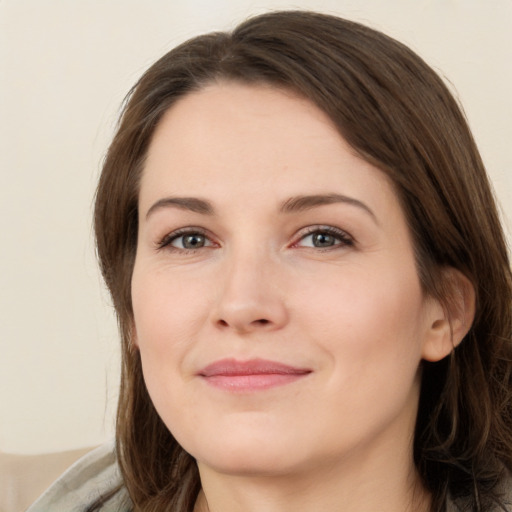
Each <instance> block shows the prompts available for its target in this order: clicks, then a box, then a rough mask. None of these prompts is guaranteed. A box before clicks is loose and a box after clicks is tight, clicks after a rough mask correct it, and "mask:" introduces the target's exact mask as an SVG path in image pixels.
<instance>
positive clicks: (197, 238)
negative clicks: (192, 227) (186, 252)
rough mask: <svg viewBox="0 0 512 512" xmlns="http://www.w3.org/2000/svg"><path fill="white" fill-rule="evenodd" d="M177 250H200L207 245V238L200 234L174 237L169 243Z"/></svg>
mask: <svg viewBox="0 0 512 512" xmlns="http://www.w3.org/2000/svg"><path fill="white" fill-rule="evenodd" d="M170 245H172V246H173V247H176V248H178V249H201V247H205V246H207V245H208V242H207V238H206V237H205V236H204V235H201V234H200V233H190V234H188V235H181V236H178V237H176V238H175V239H174V240H173V241H172V242H171V243H170Z"/></svg>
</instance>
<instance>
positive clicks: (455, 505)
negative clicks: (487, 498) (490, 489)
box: [446, 473, 512, 512]
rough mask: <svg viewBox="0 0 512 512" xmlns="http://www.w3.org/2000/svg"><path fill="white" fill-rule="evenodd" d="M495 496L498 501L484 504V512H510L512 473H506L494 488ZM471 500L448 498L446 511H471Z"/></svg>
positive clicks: (511, 503) (472, 508)
mask: <svg viewBox="0 0 512 512" xmlns="http://www.w3.org/2000/svg"><path fill="white" fill-rule="evenodd" d="M496 497H497V498H498V499H499V503H495V504H494V505H488V506H485V507H484V508H483V509H482V510H483V511H484V512H512V475H511V474H510V473H507V476H506V477H505V478H503V479H502V480H501V481H500V483H499V484H498V487H497V488H496ZM472 503H473V502H472V500H469V499H465V498H458V499H452V498H450V497H449V498H448V500H447V504H446V512H472V511H473V510H474V507H473V505H472Z"/></svg>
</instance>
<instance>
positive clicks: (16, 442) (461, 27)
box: [0, 0, 512, 453]
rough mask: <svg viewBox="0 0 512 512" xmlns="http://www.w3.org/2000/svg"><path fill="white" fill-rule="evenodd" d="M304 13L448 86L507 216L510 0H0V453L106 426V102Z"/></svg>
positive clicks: (511, 165) (113, 360) (109, 418)
mask: <svg viewBox="0 0 512 512" xmlns="http://www.w3.org/2000/svg"><path fill="white" fill-rule="evenodd" d="M298 7H303V8H309V9H315V10H321V11H325V12H330V13H334V14H339V15H342V16H345V17H347V18H350V19H354V20H357V21H361V22H364V23H367V24H369V25H371V26H373V27H375V28H377V29H380V30H382V31H384V32H386V33H388V34H390V35H392V36H394V37H396V38H397V39H399V40H401V41H403V42H405V43H406V44H408V45H409V46H411V47H412V48H413V49H414V50H415V51H417V52H418V53H419V54H420V55H422V56H423V57H424V58H425V60H426V61H427V62H428V63H429V64H431V65H432V66H433V67H434V68H435V69H436V70H438V71H439V72H440V73H441V74H442V75H443V76H445V77H446V78H447V79H448V80H449V81H450V82H451V83H452V84H454V86H453V87H452V86H451V87H452V90H456V91H457V95H458V97H459V98H460V100H461V102H462V104H463V105H464V109H465V111H466V114H467V117H468V119H469V122H470V125H471V127H472V129H473V133H474V135H475V138H476V140H477V143H478V144H479V147H480V150H481V152H482V155H483V158H484V161H485V162H486V164H487V167H488V171H489V173H490V175H491V178H492V180H493V182H494V186H495V189H496V192H497V196H498V198H499V201H500V202H501V204H502V207H503V209H504V211H505V216H506V217H508V219H512V204H511V203H512V202H511V198H512V152H511V148H510V145H511V143H512V137H511V135H512V128H511V119H512V98H511V95H512V94H511V92H512V2H511V1H510V0H430V1H428V0H380V1H379V0H332V1H327V0H325V1H322V0H317V1H314V0H311V1H307V0H296V1H295V2H287V1H278V0H274V1H271V0H268V1H263V0H262V1H250V0H187V1H186V2H185V1H184V0H144V1H143V0H123V1H121V0H107V1H105V0H11V1H9V0H0V172H1V188H0V237H1V250H0V290H1V291H0V450H1V451H9V452H18V453H40V452H46V451H55V450H63V449H71V448H77V447H82V446H88V445H94V444H99V443H101V442H102V441H104V440H105V439H106V438H108V437H110V436H112V433H113V425H114V420H113V417H114V411H115V403H116V388H117V379H118V371H117V366H118V348H117V345H118V338H117V332H116V325H115V320H114V316H113V312H112V308H111V305H110V302H109V298H108V296H107V294H106V292H105V290H104V287H103V284H102V282H101V279H100V277H99V274H98V271H97V268H96V261H95V255H94V244H93V240H92V236H91V235H92V233H91V212H92V198H93V194H94V189H95V183H96V180H97V177H98V173H99V168H100V164H101V160H102V156H103V155H104V153H105V150H106V148H107V146H108V142H109V138H110V137H111V135H112V133H113V128H114V125H115V121H116V119H117V114H118V111H119V106H120V104H121V101H122V99H123V97H124V95H125V94H126V93H127V91H128V89H129V88H130V87H131V85H132V84H133V83H134V82H135V80H136V79H137V78H138V77H139V76H140V74H141V73H142V72H143V71H144V70H145V69H146V68H147V67H148V66H149V65H150V64H151V63H152V62H153V61H155V60H156V59H157V58H158V57H160V56H161V55H162V54H163V53H164V52H165V51H167V50H168V49H170V48H171V47H173V46H174V45H176V44H177V43H179V42H181V41H183V40H185V39H187V38H189V37H191V36H194V35H197V34H198V33H201V32H204V31H211V30H218V29H229V28H231V27H233V26H234V24H235V23H236V22H238V21H241V20H242V19H244V18H245V17H247V16H249V15H250V14H255V13H260V12H263V11H266V10H269V9H278V8H298Z"/></svg>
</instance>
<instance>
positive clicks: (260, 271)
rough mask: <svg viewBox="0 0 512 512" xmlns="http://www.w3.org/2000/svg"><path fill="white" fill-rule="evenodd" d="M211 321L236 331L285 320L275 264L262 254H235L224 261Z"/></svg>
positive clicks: (274, 326) (270, 326)
mask: <svg viewBox="0 0 512 512" xmlns="http://www.w3.org/2000/svg"><path fill="white" fill-rule="evenodd" d="M224 264H225V267H224V272H223V276H222V277H223V279H222V285H221V287H220V289H219V295H218V300H217V304H216V307H215V308H214V311H213V321H214V323H215V325H216V327H218V328H220V329H224V330H229V329H231V330H233V331H235V332H237V333H238V334H248V333H251V332H263V331H273V330H278V329H281V328H282V327H283V326H284V325H286V323H287V322H288V310H287V308H286V305H285V301H284V296H283V289H282V287H281V286H280V281H281V279H280V278H279V275H280V274H282V272H281V273H280V272H279V265H278V263H277V262H276V261H272V258H270V257H268V256H266V255H263V254H259V255H256V254H252V255H248V256H246V257H243V256H241V255H239V256H238V257H232V258H230V259H229V260H228V261H225V262H224Z"/></svg>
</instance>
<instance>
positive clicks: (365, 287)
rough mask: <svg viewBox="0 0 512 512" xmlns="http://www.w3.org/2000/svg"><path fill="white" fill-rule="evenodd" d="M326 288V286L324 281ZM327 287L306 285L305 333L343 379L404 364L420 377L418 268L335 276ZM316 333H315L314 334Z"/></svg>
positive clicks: (388, 371)
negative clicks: (327, 356)
mask: <svg viewBox="0 0 512 512" xmlns="http://www.w3.org/2000/svg"><path fill="white" fill-rule="evenodd" d="M320 282H322V281H320ZM323 282H324V283H326V284H325V285H324V286H321V287H318V286H311V284H308V283H303V286H302V288H303V293H302V294H301V296H302V297H304V298H306V297H307V300H303V302H302V304H301V305H300V306H298V308H297V309H298V310H300V311H301V314H300V315H299V318H300V319H301V320H300V321H301V322H302V324H303V328H304V329H305V330H308V331H309V335H310V337H311V336H315V339H317V340H318V343H319V344H321V345H322V346H323V348H324V350H326V351H327V352H328V353H330V354H331V357H332V359H333V364H336V365H341V366H343V367H344V370H345V371H344V372H340V373H341V374H344V375H347V374H350V375H366V374H368V370H370V369H371V371H375V372H377V370H378V372H377V373H378V374H379V375H383V374H386V377H390V376H391V373H392V372H393V371H395V370H396V369H397V368H401V367H402V366H403V365H404V364H408V365H409V367H410V371H415V368H416V365H417V364H419V360H420V358H421V345H422V341H423V334H424V321H423V307H424V306H423V298H422V291H421V288H420V284H419V280H418V278H417V275H416V271H415V268H414V267H413V266H409V268H408V267H405V268H404V267H401V268H395V267H393V266H392V265H387V272H379V271H378V269H377V270H372V269H368V268H367V269H365V271H362V269H353V270H351V271H348V270H347V271H346V272H341V273H340V274H338V275H336V273H334V272H332V273H331V274H330V278H329V279H328V280H324V281H323ZM311 329H313V330H311Z"/></svg>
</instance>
